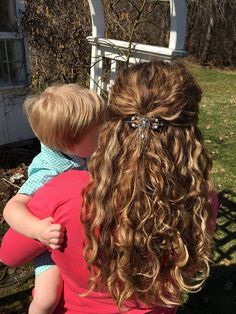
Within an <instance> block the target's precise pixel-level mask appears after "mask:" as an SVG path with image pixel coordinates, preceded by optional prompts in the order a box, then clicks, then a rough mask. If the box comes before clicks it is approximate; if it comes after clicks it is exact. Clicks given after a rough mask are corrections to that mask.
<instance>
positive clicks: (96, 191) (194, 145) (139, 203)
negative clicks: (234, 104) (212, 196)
mask: <svg viewBox="0 0 236 314" xmlns="http://www.w3.org/2000/svg"><path fill="white" fill-rule="evenodd" d="M201 94H202V92H201V89H200V87H199V86H198V84H197V83H196V82H195V80H194V78H193V77H192V75H191V74H190V73H189V72H188V71H187V70H186V68H185V67H184V66H183V65H181V64H167V63H164V62H160V61H152V62H149V63H141V64H137V65H135V66H132V67H130V68H127V69H126V70H124V71H123V72H122V73H121V74H120V76H119V77H118V78H117V80H116V82H115V85H114V86H113V88H112V90H111V95H110V100H109V106H108V116H107V122H106V124H105V126H104V128H103V130H102V131H101V133H100V138H99V145H98V149H97V151H96V152H95V154H94V155H93V156H92V158H91V161H90V163H89V172H90V177H91V179H90V182H89V184H88V185H87V187H86V188H85V190H84V203H83V211H82V216H81V219H82V222H83V224H84V228H85V234H86V240H85V244H84V257H85V260H86V262H87V265H88V268H89V271H90V275H91V276H90V280H89V289H90V291H91V290H94V289H98V287H99V286H103V287H104V286H105V287H106V288H107V289H108V291H109V292H110V293H111V295H112V297H113V299H114V300H115V302H116V303H117V305H118V306H119V307H120V308H121V307H122V306H123V305H125V302H126V301H127V300H132V299H133V300H136V301H138V302H140V303H142V304H146V305H149V306H156V305H161V306H167V307H172V306H176V305H179V304H181V303H182V294H183V293H182V292H183V291H187V292H195V291H198V290H199V289H200V288H201V286H202V284H203V282H204V281H205V279H206V278H207V277H208V275H209V262H210V258H211V254H212V233H211V230H210V227H209V220H210V216H211V204H210V200H209V191H208V186H209V184H208V180H209V179H208V175H209V171H210V169H211V165H212V164H211V160H210V158H209V156H208V153H207V151H206V149H205V147H204V143H203V138H202V135H201V132H200V130H199V128H198V126H197V120H198V112H199V102H200V100H201ZM133 115H135V116H145V117H147V118H149V119H152V118H153V117H158V118H159V119H161V120H162V121H163V123H164V125H165V128H164V129H163V130H162V131H156V130H152V129H146V130H145V132H147V133H146V138H145V142H143V139H142V138H140V136H139V129H138V128H136V129H135V128H132V127H131V126H130V124H129V123H127V118H128V117H131V116H133Z"/></svg>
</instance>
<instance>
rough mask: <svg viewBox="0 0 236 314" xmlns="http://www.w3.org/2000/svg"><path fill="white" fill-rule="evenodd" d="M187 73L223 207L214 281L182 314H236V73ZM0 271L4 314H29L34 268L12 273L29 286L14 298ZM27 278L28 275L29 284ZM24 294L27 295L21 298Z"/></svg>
mask: <svg viewBox="0 0 236 314" xmlns="http://www.w3.org/2000/svg"><path fill="white" fill-rule="evenodd" d="M188 67H189V68H190V70H191V72H192V73H193V75H194V76H195V77H196V79H197V81H198V82H199V84H200V85H201V87H202V89H203V93H204V96H203V99H202V104H201V113H200V121H199V124H200V127H201V129H202V131H203V134H204V137H205V142H206V145H207V147H208V150H209V152H210V153H211V155H212V158H213V161H214V166H213V171H212V181H213V183H214V186H215V189H216V190H217V192H218V195H219V200H220V204H221V205H220V209H219V213H218V220H217V232H216V235H215V240H216V241H215V242H216V249H215V264H214V266H213V267H212V273H211V276H210V278H209V279H208V280H207V282H206V284H205V286H204V288H203V289H202V291H201V292H199V293H198V294H193V295H190V296H188V297H186V299H187V300H186V302H185V304H184V306H183V307H182V308H180V309H179V310H178V314H233V313H236V183H235V181H236V164H235V155H236V134H235V132H236V119H235V116H236V95H235V94H236V93H235V92H236V72H232V71H223V70H218V69H207V68H202V67H200V66H197V65H191V64H189V65H188ZM15 153H16V154H18V152H15ZM31 153H32V152H31ZM1 154H3V151H2V150H1V148H0V157H1ZM0 160H1V158H0ZM22 162H24V160H22V159H21V158H19V164H18V165H14V169H18V168H17V167H20V169H22ZM1 167H2V165H1ZM14 169H13V171H14ZM1 170H2V169H1V168H0V175H1V176H2V175H3V174H4V173H5V172H4V171H5V169H4V171H1ZM0 180H2V178H0ZM0 186H1V185H0ZM0 218H1V215H0ZM5 229H6V226H5V224H1V225H0V233H1V232H3V231H4V230H5ZM1 269H2V273H1V272H0V300H1V302H0V303H1V306H0V312H1V314H4V313H5V314H7V313H19V314H22V313H23V312H24V313H26V309H25V303H26V302H27V298H28V297H29V295H30V290H29V288H30V287H31V286H32V269H31V267H29V268H28V272H27V271H26V272H25V269H23V268H21V269H17V270H14V272H15V273H17V272H19V274H20V275H21V274H22V273H23V275H24V274H25V276H26V280H25V281H22V284H20V285H18V286H14V287H16V288H14V289H13V290H12V291H11V292H10V291H9V294H10V293H12V296H6V294H5V293H3V291H5V292H6V288H3V286H2V288H1V279H2V278H1V277H4V274H3V272H6V268H4V269H3V268H1ZM1 269H0V270H1ZM8 271H9V270H8ZM27 274H28V275H30V276H29V280H28V279H27ZM13 277H14V276H13ZM27 280H28V281H27ZM21 290H26V291H27V292H26V293H24V292H19V291H21ZM22 301H24V303H23V305H22Z"/></svg>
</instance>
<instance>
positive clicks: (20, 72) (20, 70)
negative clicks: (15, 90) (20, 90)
mask: <svg viewBox="0 0 236 314" xmlns="http://www.w3.org/2000/svg"><path fill="white" fill-rule="evenodd" d="M9 68H10V76H11V82H14V83H16V82H23V81H25V78H26V73H25V66H24V63H9Z"/></svg>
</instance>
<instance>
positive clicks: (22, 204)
mask: <svg viewBox="0 0 236 314" xmlns="http://www.w3.org/2000/svg"><path fill="white" fill-rule="evenodd" d="M24 107H25V111H26V114H27V116H28V119H29V122H30V125H31V127H32V129H33V131H34V133H35V135H36V136H37V137H38V138H39V140H40V141H41V142H42V143H41V152H40V153H39V154H38V155H37V156H36V157H35V158H34V159H33V161H32V163H31V165H30V166H29V169H28V175H29V177H28V180H27V181H26V182H25V183H24V184H23V186H22V187H21V188H20V190H19V191H18V194H17V195H15V196H14V197H13V198H12V199H11V200H10V201H9V202H8V203H7V205H6V207H5V209H4V212H3V215H4V218H5V220H6V221H7V223H8V224H9V225H10V226H11V227H12V228H13V229H14V230H16V231H17V232H19V233H21V234H23V235H25V236H27V237H29V238H33V239H37V240H38V241H40V242H42V243H44V244H46V245H47V246H49V247H50V248H51V249H59V248H60V245H61V243H62V242H63V240H64V228H63V226H62V225H60V224H56V223H55V224H53V219H52V218H51V217H48V218H46V219H42V220H40V219H39V218H36V217H35V216H33V215H32V214H31V213H30V211H29V210H28V209H27V206H26V204H27V203H28V201H29V200H30V199H31V197H32V196H33V195H34V194H35V192H36V191H37V190H38V189H39V188H40V187H42V186H43V185H44V184H45V183H46V182H48V181H49V180H51V179H52V178H53V177H55V176H57V175H58V174H59V173H61V172H64V171H67V170H69V169H79V170H82V169H86V158H87V157H89V156H90V155H91V154H92V153H93V151H94V149H95V147H96V143H97V134H98V128H99V125H100V124H101V123H102V120H103V113H104V103H103V101H102V99H101V98H100V97H99V96H98V95H97V94H96V93H95V92H93V91H90V90H88V89H86V88H83V87H80V86H78V85H76V84H68V85H61V86H53V87H49V88H47V89H46V90H45V91H44V92H43V93H42V94H41V95H39V96H33V97H30V98H29V99H27V100H26V102H25V105H24ZM61 192H62V193H63V191H61ZM35 275H36V278H35V289H34V298H33V301H32V303H31V305H30V308H29V313H30V314H44V313H52V312H53V309H54V308H55V307H56V305H57V303H58V301H59V299H60V296H61V291H62V286H63V284H62V279H61V276H60V272H59V270H58V268H57V267H56V266H55V265H54V263H53V261H52V260H51V258H50V254H49V252H47V253H42V254H41V255H40V256H38V257H37V258H36V259H35Z"/></svg>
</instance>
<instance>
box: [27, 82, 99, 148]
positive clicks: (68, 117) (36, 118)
mask: <svg viewBox="0 0 236 314" xmlns="http://www.w3.org/2000/svg"><path fill="white" fill-rule="evenodd" d="M24 109H25V112H26V114H27V117H28V120H29V122H30V125H31V127H32V129H33V131H34V133H35V134H36V136H37V137H38V138H39V140H40V141H42V142H43V143H44V144H45V145H47V146H49V147H51V148H54V149H57V150H61V151H64V150H65V149H67V148H68V147H71V146H73V145H74V144H77V143H78V142H79V141H80V137H81V136H82V135H83V133H84V132H86V130H87V129H89V128H90V127H92V126H94V125H96V123H100V122H102V121H103V119H104V112H105V106H104V102H103V100H102V99H101V97H100V96H99V95H97V94H96V93H95V92H94V91H91V90H89V89H87V88H84V87H81V86H79V85H77V84H67V85H57V86H52V87H48V88H47V89H46V90H45V91H44V92H43V93H42V94H40V95H36V96H32V97H30V98H28V99H27V100H26V101H25V104H24Z"/></svg>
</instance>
